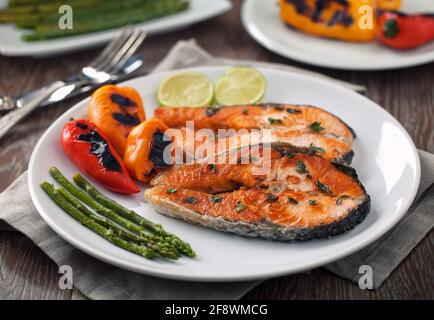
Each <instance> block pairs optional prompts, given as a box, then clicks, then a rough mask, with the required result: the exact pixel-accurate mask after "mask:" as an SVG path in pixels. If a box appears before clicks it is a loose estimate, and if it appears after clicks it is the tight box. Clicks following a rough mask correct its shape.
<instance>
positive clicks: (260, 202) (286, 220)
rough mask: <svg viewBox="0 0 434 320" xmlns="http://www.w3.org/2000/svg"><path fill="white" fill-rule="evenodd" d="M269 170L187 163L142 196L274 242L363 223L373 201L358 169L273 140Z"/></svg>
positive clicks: (200, 220) (162, 208) (176, 212)
mask: <svg viewBox="0 0 434 320" xmlns="http://www.w3.org/2000/svg"><path fill="white" fill-rule="evenodd" d="M259 148H260V149H261V150H260V151H262V152H265V151H266V149H267V148H271V150H268V151H270V152H271V170H270V171H268V172H267V173H265V174H264V175H256V174H254V173H255V171H253V170H254V168H255V167H256V165H255V164H253V163H249V164H221V165H219V164H218V165H215V166H214V167H212V168H211V167H210V166H209V165H207V164H190V165H183V166H180V167H172V168H171V169H169V170H167V171H165V172H163V173H161V174H160V175H158V176H157V177H156V178H155V179H153V180H152V182H151V185H153V186H154V187H153V188H151V189H148V190H146V191H145V198H146V199H147V200H148V201H149V202H150V203H151V204H152V205H153V206H154V207H155V209H156V210H157V211H158V212H160V213H162V214H165V215H168V216H171V217H176V218H179V219H183V220H186V221H188V222H190V223H194V224H201V225H203V226H206V227H209V228H213V229H216V230H219V231H225V232H232V233H236V234H239V235H242V236H247V237H263V238H267V239H272V240H282V241H288V240H307V239H312V238H327V237H330V236H333V235H336V234H340V233H343V232H345V231H347V230H349V229H351V228H353V227H354V226H355V225H356V224H358V223H360V222H361V221H362V220H363V219H364V218H365V216H366V215H367V213H368V212H369V208H370V198H369V195H368V194H367V193H366V191H365V189H364V187H363V186H362V185H361V183H360V182H359V180H358V179H357V175H356V173H355V171H354V169H352V168H350V167H347V166H345V165H342V164H340V163H334V162H330V161H328V160H325V159H324V158H322V157H319V156H317V155H314V154H312V152H311V150H309V149H307V148H297V147H294V146H291V145H289V144H284V143H273V144H271V147H270V146H260V147H259Z"/></svg>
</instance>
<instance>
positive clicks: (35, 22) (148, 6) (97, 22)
mask: <svg viewBox="0 0 434 320" xmlns="http://www.w3.org/2000/svg"><path fill="white" fill-rule="evenodd" d="M62 4H64V2H61V1H57V0H52V1H43V3H39V2H36V1H26V2H19V1H13V2H11V3H10V4H9V6H8V7H7V8H5V9H2V10H0V23H2V22H3V23H16V24H17V26H18V27H23V28H31V29H33V30H34V31H35V32H32V33H26V34H24V35H23V39H24V40H25V41H38V40H47V39H54V38H60V37H67V36H74V35H79V34H85V33H90V32H96V31H103V30H107V29H112V28H117V27H121V26H124V25H126V24H134V23H140V22H144V21H148V20H151V19H155V18H159V17H163V16H167V15H171V14H175V13H177V12H181V11H184V10H187V9H188V7H189V5H190V2H189V1H188V0H158V1H155V0H125V1H118V0H69V1H68V3H67V4H68V5H70V6H71V7H72V9H73V11H74V28H73V29H65V30H61V29H59V27H58V23H57V20H58V18H59V13H58V10H59V6H60V5H62ZM56 17H57V18H56Z"/></svg>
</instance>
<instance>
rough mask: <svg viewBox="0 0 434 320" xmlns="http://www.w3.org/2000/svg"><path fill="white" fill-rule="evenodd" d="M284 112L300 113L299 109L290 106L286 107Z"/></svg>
mask: <svg viewBox="0 0 434 320" xmlns="http://www.w3.org/2000/svg"><path fill="white" fill-rule="evenodd" d="M286 112H288V113H301V111H300V110H297V109H291V108H287V109H286Z"/></svg>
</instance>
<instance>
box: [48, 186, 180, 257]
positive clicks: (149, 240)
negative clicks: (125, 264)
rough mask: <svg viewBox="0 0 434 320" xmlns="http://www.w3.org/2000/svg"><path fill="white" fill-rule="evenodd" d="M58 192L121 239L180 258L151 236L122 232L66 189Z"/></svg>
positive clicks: (162, 254)
mask: <svg viewBox="0 0 434 320" xmlns="http://www.w3.org/2000/svg"><path fill="white" fill-rule="evenodd" d="M56 191H57V192H59V193H60V194H61V195H62V196H63V197H64V198H65V199H66V200H67V201H68V202H69V203H70V204H72V205H73V206H74V207H75V208H76V209H78V210H80V211H81V212H83V213H84V214H85V215H86V216H88V217H89V218H91V219H94V220H95V221H96V222H98V223H99V224H101V225H103V226H104V227H106V228H108V229H111V230H112V231H113V232H114V233H115V234H116V235H117V236H118V237H119V238H122V239H124V240H129V241H133V242H134V243H136V244H139V245H145V246H147V247H148V248H150V249H152V250H154V251H155V252H156V253H158V254H159V255H160V256H162V257H165V258H169V259H177V258H178V257H179V256H180V254H179V252H178V251H177V250H176V249H175V248H173V247H172V246H170V245H169V244H167V243H164V242H161V241H160V242H159V241H158V239H154V238H153V237H152V236H151V235H149V234H142V235H141V236H138V235H136V234H133V233H131V232H127V231H125V230H122V229H121V228H120V227H119V226H118V225H117V224H115V223H114V222H112V221H111V220H109V219H107V218H104V217H101V216H98V215H97V214H95V213H94V212H92V211H91V210H90V209H89V208H87V207H86V206H85V205H84V204H82V203H81V202H80V201H79V200H78V199H77V198H75V197H74V196H73V195H72V194H70V193H69V192H68V191H66V190H65V189H64V188H59V189H56Z"/></svg>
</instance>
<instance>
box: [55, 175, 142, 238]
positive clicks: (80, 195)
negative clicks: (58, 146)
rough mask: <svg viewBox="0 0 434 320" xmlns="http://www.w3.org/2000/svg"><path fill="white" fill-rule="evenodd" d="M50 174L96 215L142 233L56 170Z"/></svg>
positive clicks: (140, 228) (132, 223)
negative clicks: (93, 210)
mask: <svg viewBox="0 0 434 320" xmlns="http://www.w3.org/2000/svg"><path fill="white" fill-rule="evenodd" d="M49 172H50V174H51V175H52V176H53V178H54V179H55V180H56V181H57V182H59V184H60V185H61V186H62V187H64V188H65V189H66V190H68V191H69V192H70V193H71V194H72V195H73V196H74V197H76V198H77V199H80V200H81V201H83V202H84V203H85V204H87V205H88V206H90V207H91V208H93V209H95V211H96V213H98V214H100V215H102V216H104V217H107V218H109V219H111V220H113V221H114V222H116V223H117V224H119V225H121V226H122V227H124V228H126V229H128V230H130V231H132V232H134V233H138V234H140V233H141V232H143V231H144V229H143V227H141V226H139V225H137V224H135V223H134V222H131V221H130V220H127V219H125V218H123V217H121V216H119V215H118V214H116V213H115V212H113V211H112V210H110V209H107V208H105V207H104V206H103V205H102V204H100V203H98V202H97V201H95V200H94V199H93V198H92V197H90V196H89V195H88V194H87V193H85V192H83V191H82V190H80V189H79V188H77V187H76V186H74V185H73V184H72V183H71V182H69V181H68V179H66V178H65V176H63V175H62V173H61V172H60V171H59V170H58V169H57V168H56V167H52V168H50V170H49Z"/></svg>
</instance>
